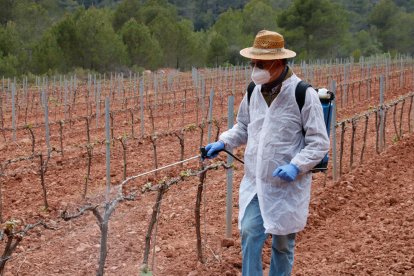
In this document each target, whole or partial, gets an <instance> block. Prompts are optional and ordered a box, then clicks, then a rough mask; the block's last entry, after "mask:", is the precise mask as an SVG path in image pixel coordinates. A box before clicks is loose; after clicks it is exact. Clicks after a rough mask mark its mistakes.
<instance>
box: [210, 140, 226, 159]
mask: <svg viewBox="0 0 414 276" xmlns="http://www.w3.org/2000/svg"><path fill="white" fill-rule="evenodd" d="M223 149H224V143H223V142H222V141H217V142H214V143H211V144H208V145H207V146H206V151H207V154H206V156H207V158H208V159H211V158H215V157H217V155H218V154H219V152H220V151H221V150H223Z"/></svg>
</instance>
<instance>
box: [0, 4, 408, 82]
mask: <svg viewBox="0 0 414 276" xmlns="http://www.w3.org/2000/svg"><path fill="white" fill-rule="evenodd" d="M224 2H225V4H223V1H219V0H206V1H201V0H200V1H198V0H197V1H189V0H171V1H166V0H123V1H110V0H103V1H98V0H94V1H86V0H83V1H81V0H77V1H74V0H38V1H30V0H0V76H1V75H4V76H6V77H8V76H15V75H20V74H30V73H32V74H55V73H67V72H71V71H73V70H77V69H85V70H93V71H96V72H109V71H129V70H132V71H135V72H138V71H142V70H144V69H151V70H155V69H158V68H163V67H172V68H179V69H181V70H187V69H190V68H191V67H192V66H196V67H204V66H218V65H225V64H240V63H244V62H246V61H245V60H244V59H243V58H242V57H240V55H239V50H240V49H242V48H244V47H248V46H251V44H252V41H253V39H254V36H255V34H256V33H257V32H258V31H259V30H261V29H269V30H276V31H278V32H280V33H282V34H283V35H284V36H285V40H286V47H288V48H290V49H292V50H295V51H296V52H297V53H298V57H297V59H298V60H303V59H317V58H318V59H333V58H340V57H349V56H353V57H354V58H355V59H356V60H357V59H358V58H359V57H360V56H370V55H376V54H380V53H384V52H390V53H391V54H396V53H403V54H413V53H414V45H413V42H412V39H411V38H412V34H413V33H414V13H413V11H414V1H412V0H405V1H404V0H399V1H397V0H396V1H392V0H380V1H375V0H359V1H345V0H292V1H289V0H251V1H245V0H231V1H224Z"/></svg>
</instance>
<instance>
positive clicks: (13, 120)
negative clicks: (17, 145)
mask: <svg viewBox="0 0 414 276" xmlns="http://www.w3.org/2000/svg"><path fill="white" fill-rule="evenodd" d="M12 128H13V142H16V84H15V83H13V84H12Z"/></svg>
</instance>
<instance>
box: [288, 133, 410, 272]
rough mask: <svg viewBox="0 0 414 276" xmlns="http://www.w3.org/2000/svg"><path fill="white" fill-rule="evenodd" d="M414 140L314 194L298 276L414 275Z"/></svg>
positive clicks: (299, 245)
mask: <svg viewBox="0 0 414 276" xmlns="http://www.w3.org/2000/svg"><path fill="white" fill-rule="evenodd" d="M413 163H414V136H413V135H411V137H406V138H405V139H403V140H402V141H400V142H399V143H398V144H396V145H394V146H392V147H390V148H388V149H387V151H386V152H384V153H383V154H381V155H380V156H378V157H377V158H375V159H374V160H371V161H370V162H369V164H366V165H363V166H361V167H360V168H358V169H356V170H355V171H354V172H353V173H352V174H349V175H347V176H345V177H344V180H343V181H341V182H340V183H338V184H331V185H329V186H328V187H326V189H323V190H320V192H319V193H318V194H314V195H313V199H314V200H313V202H312V211H311V216H310V219H309V224H308V226H309V227H308V228H307V229H306V230H305V231H304V232H303V233H302V234H301V235H300V237H299V241H298V243H297V253H296V260H295V268H294V275H414V233H413V231H412V230H413V229H414V216H413V215H414V166H413Z"/></svg>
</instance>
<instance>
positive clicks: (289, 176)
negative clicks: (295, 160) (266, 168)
mask: <svg viewBox="0 0 414 276" xmlns="http://www.w3.org/2000/svg"><path fill="white" fill-rule="evenodd" d="M298 173H299V169H298V167H296V165H293V164H292V163H290V164H288V165H283V166H279V167H278V168H277V169H276V170H275V171H274V172H273V174H272V175H273V177H276V176H277V177H280V178H281V179H283V180H285V181H287V182H291V181H293V180H295V179H296V177H297V176H298Z"/></svg>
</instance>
